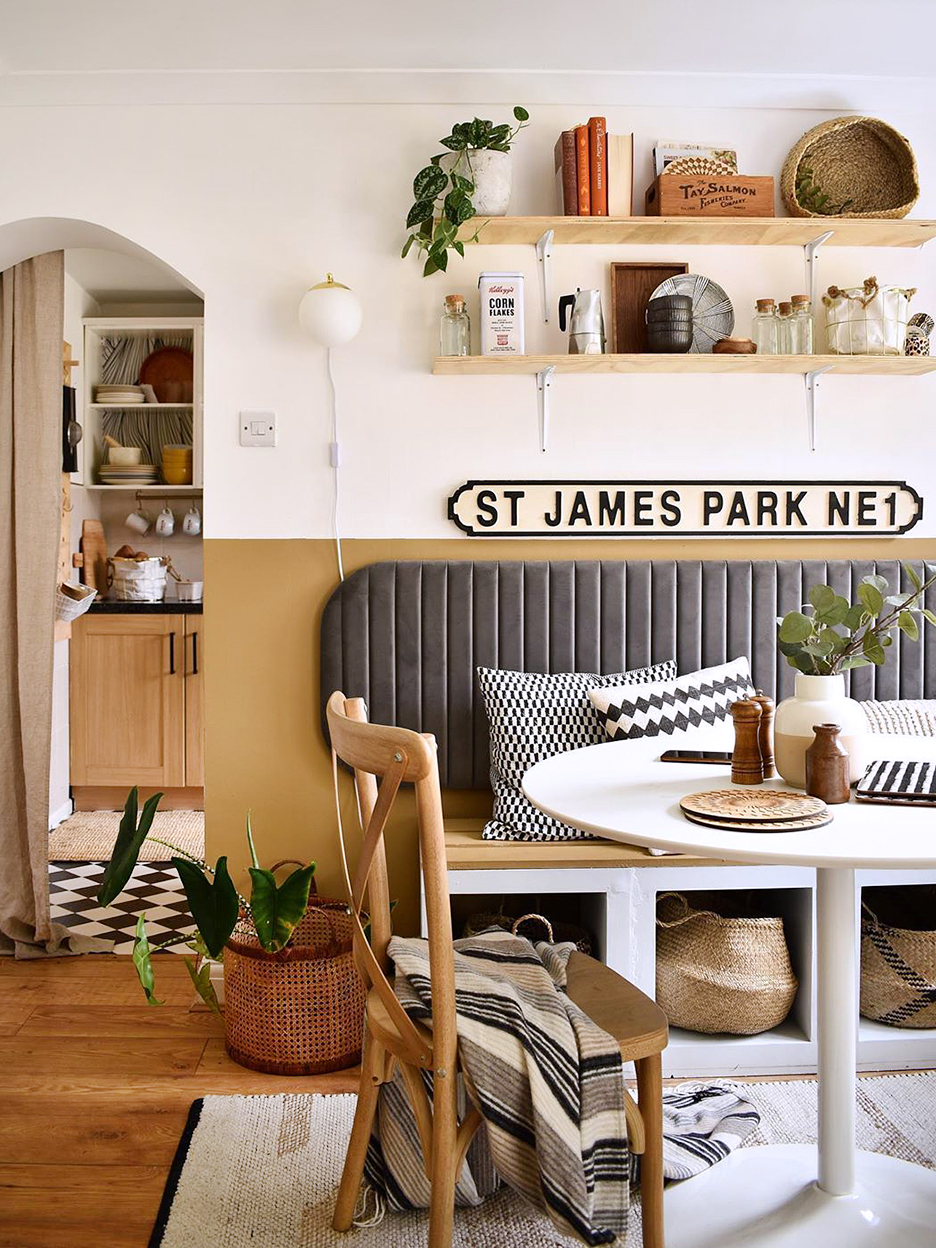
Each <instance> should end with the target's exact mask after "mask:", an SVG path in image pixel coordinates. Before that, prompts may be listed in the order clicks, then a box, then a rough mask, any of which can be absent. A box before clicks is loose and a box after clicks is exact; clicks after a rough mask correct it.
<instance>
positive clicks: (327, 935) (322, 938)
mask: <svg viewBox="0 0 936 1248" xmlns="http://www.w3.org/2000/svg"><path fill="white" fill-rule="evenodd" d="M277 865H278V866H281V865H283V864H281V863H280V864H277ZM313 887H314V882H313ZM351 934H352V918H351V915H350V913H349V912H348V906H347V903H346V902H343V901H338V900H336V899H334V898H330V897H319V896H317V895H313V896H310V898H309V907H308V909H307V911H306V913H305V915H304V917H303V918H302V919H301V920H300V922H299V924H298V926H297V927H296V930H295V932H294V934H293V937H292V939H291V940H290V942H289V944H288V945H287V947H286V948H285V949H282V950H280V951H279V952H278V953H268V952H267V951H266V950H265V949H263V948H262V947H261V945H260V941H259V940H258V939H257V934H256V931H255V930H254V926H253V923H252V921H251V920H250V918H249V916H247V915H242V916H241V919H240V920H239V922H238V924H237V926H236V927H235V929H234V934H233V935H232V936H231V938H230V940H229V941H228V943H227V945H226V946H225V950H224V1025H225V1032H226V1045H227V1051H228V1053H229V1055H230V1056H231V1057H232V1058H233V1059H234V1061H235V1062H238V1063H240V1065H241V1066H247V1067H249V1068H250V1069H251V1070H262V1071H264V1072H266V1073H267V1074H271V1075H317V1074H322V1073H324V1072H325V1071H329V1070H344V1069H346V1068H347V1067H348V1066H354V1065H355V1064H356V1063H357V1062H358V1061H359V1060H360V1057H361V1040H362V1036H363V1029H364V1004H365V999H366V993H365V989H364V984H363V982H362V980H361V977H360V976H359V975H358V972H357V967H356V966H355V964H354V954H353V953H352V948H351Z"/></svg>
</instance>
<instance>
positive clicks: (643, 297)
mask: <svg viewBox="0 0 936 1248" xmlns="http://www.w3.org/2000/svg"><path fill="white" fill-rule="evenodd" d="M688 272H689V265H688V264H665V263H663V262H662V261H658V260H651V261H638V262H636V263H631V264H619V263H615V264H612V265H611V346H610V347H609V350H610V351H614V352H616V353H617V354H623V355H643V354H645V353H646V350H647V323H646V320H645V319H644V314H645V313H646V310H647V302H648V300H649V299H650V296H651V295H652V294H653V292H654V291H655V290H656V288H657V287H658V286H659V284H660V283H661V282H664V281H666V279H667V278H668V277H675V276H676V275H677V274H679V273H688Z"/></svg>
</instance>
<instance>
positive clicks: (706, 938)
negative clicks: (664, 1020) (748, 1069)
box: [656, 893, 798, 1036]
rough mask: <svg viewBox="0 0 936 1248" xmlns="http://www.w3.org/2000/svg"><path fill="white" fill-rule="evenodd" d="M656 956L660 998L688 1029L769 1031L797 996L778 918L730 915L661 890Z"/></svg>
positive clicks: (666, 1010)
mask: <svg viewBox="0 0 936 1248" xmlns="http://www.w3.org/2000/svg"><path fill="white" fill-rule="evenodd" d="M725 901H726V906H727V904H729V903H728V902H727V899H725ZM714 904H716V905H717V904H719V901H718V900H715V901H714ZM656 960H657V961H656V965H657V970H656V997H657V1003H658V1004H659V1006H660V1008H661V1009H662V1010H663V1012H664V1013H665V1014H666V1016H667V1017H668V1018H669V1021H670V1023H672V1024H673V1025H674V1026H675V1027H684V1028H685V1029H686V1030H687V1031H701V1032H705V1033H707V1034H710V1035H711V1034H714V1033H716V1032H728V1033H730V1034H732V1035H738V1036H753V1035H756V1034H757V1033H758V1032H761V1031H769V1030H770V1028H771V1027H777V1026H778V1025H779V1024H780V1023H782V1022H783V1020H784V1019H785V1018H786V1016H787V1014H789V1012H790V1007H791V1006H792V1004H793V998H794V997H795V996H796V989H797V987H798V985H797V980H796V976H795V975H794V974H793V968H792V967H791V965H790V954H789V950H788V949H787V943H786V938H785V937H784V934H783V920H782V919H780V918H726V917H724V916H723V915H720V914H716V913H715V911H714V910H696V909H694V908H693V907H692V906H691V905H690V904H689V902H688V901H687V900H686V898H685V897H683V896H682V894H681V893H661V894H660V896H659V897H658V898H657V938H656Z"/></svg>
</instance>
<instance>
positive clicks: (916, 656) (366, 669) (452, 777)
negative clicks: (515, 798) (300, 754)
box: [321, 559, 936, 789]
mask: <svg viewBox="0 0 936 1248" xmlns="http://www.w3.org/2000/svg"><path fill="white" fill-rule="evenodd" d="M914 568H915V570H916V571H918V572H919V573H921V574H922V572H923V566H922V564H918V563H914ZM872 572H874V573H878V574H879V575H881V576H884V577H885V578H886V579H887V580H888V582H889V583H890V585H891V587H892V591H893V592H898V590H900V589H908V588H910V586H909V584H908V583H904V582H905V580H906V578H905V574H904V573H903V571H902V569H901V565H900V563H899V562H898V561H896V560H883V561H882V560H878V561H873V560H835V561H826V560H808V561H800V560H789V561H787V560H781V561H776V562H774V561H769V560H758V561H749V560H736V561H730V562H721V561H715V560H709V561H704V562H700V561H693V560H680V561H674V560H663V559H660V560H649V561H648V560H640V561H636V560H632V561H621V560H601V561H581V562H579V561H569V560H563V561H555V562H553V561H547V560H543V561H536V560H528V561H524V562H507V561H505V562H481V561H477V562H474V561H464V562H462V561H452V562H448V561H441V560H440V561H432V560H413V561H398V562H387V563H376V564H371V565H370V566H369V567H365V568H362V569H360V570H359V571H358V572H355V573H353V574H352V575H351V576H349V577H348V579H347V580H346V581H344V582H343V583H342V584H341V585H339V587H338V588H337V589H336V590H335V592H334V593H333V594H332V596H331V598H330V599H329V601H328V604H327V605H326V607H325V612H324V615H323V620H322V633H321V647H322V654H321V658H322V664H321V670H322V705H323V712H324V703H325V701H326V700H327V698H328V696H329V695H330V694H331V693H332V691H333V690H335V689H342V690H343V691H344V692H345V693H346V694H347V695H348V696H349V697H363V698H364V699H365V700H366V702H367V706H368V712H369V716H370V718H371V720H373V721H375V722H378V723H389V724H399V725H401V726H403V727H406V728H413V729H416V730H418V731H420V732H431V733H433V734H434V735H435V737H436V739H437V741H438V742H439V770H440V777H441V782H442V785H443V787H445V788H449V789H485V788H488V787H489V779H488V770H489V766H488V726H487V718H486V715H485V711H484V705H483V703H482V700H481V695H480V691H479V689H478V686H477V681H476V678H475V669H476V668H477V667H479V666H481V667H501V668H510V669H512V670H515V671H528V672H559V671H589V672H601V673H603V672H616V671H623V670H624V669H625V668H634V667H642V666H644V665H645V664H647V663H652V662H661V661H663V660H665V659H669V658H675V659H676V661H677V664H678V669H679V671H680V672H688V671H693V670H694V669H696V668H699V667H707V666H710V665H712V664H715V663H721V662H724V661H725V660H727V659H733V658H736V657H737V656H738V655H741V654H746V655H748V657H749V658H750V660H751V666H752V671H753V675H754V681H755V684H756V685H758V686H759V687H760V688H762V689H764V690H765V691H767V692H769V693H771V694H772V695H773V696H775V697H778V698H781V697H786V696H788V695H789V694H790V693H792V691H793V676H794V673H793V671H792V669H791V668H789V667H788V666H787V664H786V661H785V659H784V658H783V656H782V655H781V654H779V653H778V650H777V643H776V619H777V616H778V615H782V614H784V612H786V611H790V610H793V609H795V608H797V607H798V606H800V604H802V603H803V602H804V601H805V599H806V594H807V591H808V590H809V588H810V587H811V586H812V585H816V584H820V583H822V582H826V583H827V584H830V585H832V586H833V587H834V588H835V589H836V590H837V592H838V593H840V594H843V595H845V596H846V597H850V598H851V597H853V589H854V587H856V586H857V584H858V583H859V582H860V580H861V578H862V577H863V576H866V575H868V574H869V573H872ZM927 606H929V607H930V608H932V609H936V593H933V591H930V592H929V594H928V596H927ZM851 693H852V696H853V697H857V698H862V699H865V698H877V699H880V700H890V699H893V698H933V697H936V629H931V628H927V629H926V630H925V632H924V633H923V636H922V637H921V639H920V641H919V642H911V641H909V640H908V639H907V638H906V637H904V636H903V635H901V636H900V637H899V639H896V640H895V642H894V648H893V651H892V652H891V653H890V654H889V656H888V661H887V664H886V665H885V666H884V667H882V668H880V669H878V668H861V669H858V670H857V671H855V672H853V673H852V674H851Z"/></svg>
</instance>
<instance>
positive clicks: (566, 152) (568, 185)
mask: <svg viewBox="0 0 936 1248" xmlns="http://www.w3.org/2000/svg"><path fill="white" fill-rule="evenodd" d="M555 157H556V206H557V208H558V210H559V211H560V212H561V213H562V214H563V216H566V217H574V216H575V215H576V213H577V212H578V181H577V179H576V176H575V131H574V130H563V132H562V134H560V135H559V138H558V139H557V140H556V148H555Z"/></svg>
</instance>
